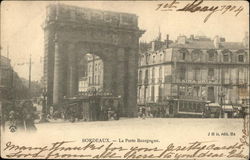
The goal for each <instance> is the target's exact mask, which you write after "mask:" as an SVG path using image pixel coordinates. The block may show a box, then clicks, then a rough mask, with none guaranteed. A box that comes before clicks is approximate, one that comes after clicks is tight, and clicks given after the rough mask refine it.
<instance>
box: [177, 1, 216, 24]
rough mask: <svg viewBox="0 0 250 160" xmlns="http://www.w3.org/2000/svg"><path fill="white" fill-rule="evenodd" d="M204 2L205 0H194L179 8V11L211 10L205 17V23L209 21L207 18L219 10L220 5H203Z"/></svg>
mask: <svg viewBox="0 0 250 160" xmlns="http://www.w3.org/2000/svg"><path fill="white" fill-rule="evenodd" d="M202 3H203V0H195V1H193V3H191V4H190V3H189V4H187V5H186V6H185V7H183V8H181V9H177V11H184V12H191V13H193V12H197V11H199V12H210V13H209V14H208V15H207V16H206V18H205V19H204V23H205V22H207V20H208V19H209V17H210V16H211V15H212V14H214V13H215V12H216V11H218V8H219V7H218V6H210V7H209V6H201V4H202Z"/></svg>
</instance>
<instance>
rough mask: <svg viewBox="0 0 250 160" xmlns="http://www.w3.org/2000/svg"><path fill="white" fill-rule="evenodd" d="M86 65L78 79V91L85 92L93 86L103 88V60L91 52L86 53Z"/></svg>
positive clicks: (97, 88) (98, 88)
mask: <svg viewBox="0 0 250 160" xmlns="http://www.w3.org/2000/svg"><path fill="white" fill-rule="evenodd" d="M86 57H87V67H86V71H84V72H85V74H84V76H82V77H81V78H80V79H79V91H80V92H85V91H88V90H91V89H93V88H95V89H96V90H102V88H103V62H102V59H101V58H100V57H98V56H96V55H93V54H87V55H86Z"/></svg>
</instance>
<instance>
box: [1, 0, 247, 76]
mask: <svg viewBox="0 0 250 160" xmlns="http://www.w3.org/2000/svg"><path fill="white" fill-rule="evenodd" d="M171 2H172V1H118V2H117V1H94V2H93V1H92V2H90V1H60V2H59V3H62V4H70V5H74V6H79V7H87V8H94V9H102V10H110V11H117V12H128V13H134V14H136V15H137V16H138V25H139V28H140V29H143V30H146V32H145V33H144V35H142V37H141V38H140V41H147V42H149V41H151V40H153V39H155V38H156V36H157V35H158V33H159V30H160V31H161V34H162V37H163V38H164V37H165V36H166V34H169V36H170V39H171V40H175V39H176V37H177V36H178V35H187V36H189V35H191V34H194V35H205V36H208V37H210V38H213V37H215V36H216V35H219V36H222V37H225V38H226V41H230V42H241V41H242V39H243V37H244V35H245V33H246V32H249V30H248V27H249V18H248V16H249V8H248V3H247V2H244V1H240V2H235V1H224V2H212V1H205V2H203V3H202V4H201V6H209V7H211V6H219V7H221V9H222V6H224V5H227V6H228V5H231V6H236V8H235V9H232V7H231V9H232V11H229V9H228V10H227V12H225V13H224V14H222V13H223V11H225V8H226V7H225V8H224V10H222V11H219V12H215V13H214V14H212V15H211V16H210V18H209V19H208V21H207V22H206V23H204V19H205V17H206V16H207V15H208V14H209V13H210V12H195V13H190V12H177V11H176V9H173V11H161V10H156V8H157V7H158V4H161V3H163V4H166V3H168V4H170V3H171ZM176 2H178V4H176V7H177V8H183V7H184V6H185V5H187V4H188V3H192V2H193V1H178V0H177V1H176ZM51 3H52V4H53V3H58V2H55V1H54V2H52V1H5V2H3V3H1V54H2V55H3V56H7V50H8V49H7V48H9V58H10V59H11V63H12V66H13V67H14V69H15V71H17V72H18V74H19V76H20V77H23V78H26V79H28V69H29V66H28V64H24V65H18V64H20V63H27V62H28V61H29V58H30V56H31V59H32V62H33V64H32V72H31V73H32V80H40V79H41V77H42V74H43V63H42V62H43V61H42V60H43V54H44V50H43V48H44V33H43V29H42V27H41V25H42V24H43V21H44V20H45V13H46V9H45V8H46V6H47V5H48V4H51ZM168 6H169V5H168ZM239 7H242V8H243V10H242V11H241V12H240V13H239V15H237V16H235V14H236V13H235V12H234V11H235V10H236V9H237V8H239Z"/></svg>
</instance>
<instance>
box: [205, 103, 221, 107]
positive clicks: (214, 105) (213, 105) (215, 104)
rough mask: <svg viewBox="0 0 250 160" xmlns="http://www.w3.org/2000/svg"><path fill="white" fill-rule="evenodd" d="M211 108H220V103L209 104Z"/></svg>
mask: <svg viewBox="0 0 250 160" xmlns="http://www.w3.org/2000/svg"><path fill="white" fill-rule="evenodd" d="M208 106H209V107H220V105H219V103H209V104H208Z"/></svg>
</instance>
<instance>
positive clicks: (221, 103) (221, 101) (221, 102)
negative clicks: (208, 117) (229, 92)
mask: <svg viewBox="0 0 250 160" xmlns="http://www.w3.org/2000/svg"><path fill="white" fill-rule="evenodd" d="M218 96H219V98H220V107H221V108H220V118H222V114H223V112H222V106H223V99H224V97H225V94H224V93H223V92H222V91H221V93H220V94H219V95H218Z"/></svg>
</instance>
